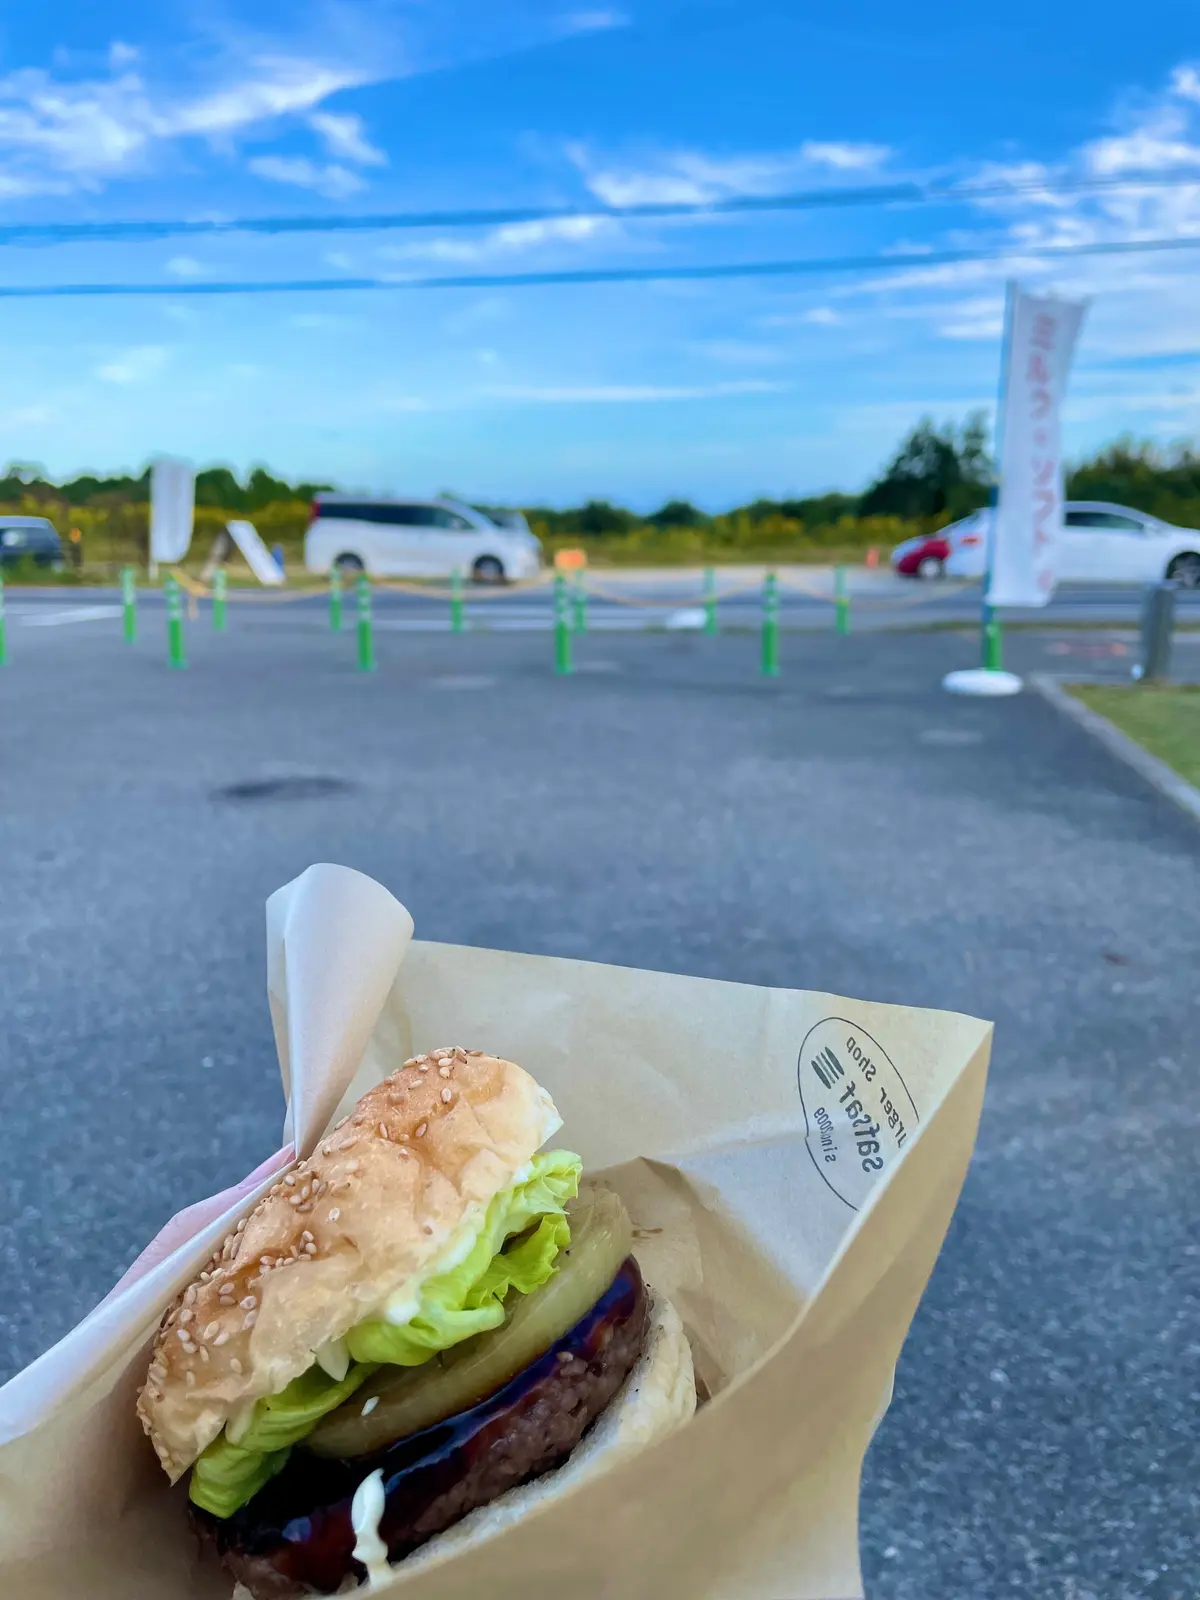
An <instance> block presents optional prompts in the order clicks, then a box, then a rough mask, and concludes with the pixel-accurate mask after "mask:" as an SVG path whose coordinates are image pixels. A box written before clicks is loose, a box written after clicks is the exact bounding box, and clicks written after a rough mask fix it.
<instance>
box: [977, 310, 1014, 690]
mask: <svg viewBox="0 0 1200 1600" xmlns="http://www.w3.org/2000/svg"><path fill="white" fill-rule="evenodd" d="M1014 287H1015V284H1014V282H1013V279H1012V278H1009V279H1008V281H1007V282H1006V283H1005V285H1004V332H1003V334H1002V336H1001V340H1000V383H999V387H998V389H997V394H996V426H995V428H994V429H993V430H992V439H993V448H994V450H995V455H996V469H995V472H994V473H993V477H992V487H991V490H990V491H989V493H988V510H989V513H990V515H989V516H988V524H987V560H986V562H985V565H984V572H983V598H982V601H981V603H980V611H979V656H980V664H981V665H982V666H983V668H984V670H985V671H987V672H999V671H1000V670H1001V649H1002V645H1001V635H1000V619H999V618H998V617H997V616H996V611H995V607H994V606H990V605H989V604H988V592H989V590H990V589H991V587H992V554H993V550H994V548H995V543H996V518H997V515H998V514H999V509H1000V490H1001V487H1002V485H1001V483H1000V471H1001V467H1002V464H1003V461H1004V412H1005V408H1006V406H1007V404H1008V364H1009V352H1010V351H1011V349H1012V318H1013V289H1014Z"/></svg>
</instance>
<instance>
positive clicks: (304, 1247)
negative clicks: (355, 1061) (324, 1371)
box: [138, 1048, 561, 1482]
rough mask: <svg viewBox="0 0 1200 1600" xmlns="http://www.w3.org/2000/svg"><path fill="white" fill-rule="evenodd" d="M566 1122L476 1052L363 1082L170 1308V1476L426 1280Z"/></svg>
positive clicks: (505, 1067) (164, 1336)
mask: <svg viewBox="0 0 1200 1600" xmlns="http://www.w3.org/2000/svg"><path fill="white" fill-rule="evenodd" d="M560 1125H561V1120H560V1118H559V1116H558V1113H557V1112H556V1111H555V1109H554V1104H553V1102H552V1100H551V1099H550V1096H549V1095H548V1094H547V1093H546V1092H545V1090H544V1089H542V1088H540V1087H539V1086H538V1084H537V1083H536V1082H535V1080H534V1079H533V1078H531V1077H530V1075H529V1074H528V1073H527V1072H525V1071H523V1070H522V1068H520V1067H518V1066H516V1065H515V1064H514V1063H513V1062H511V1061H503V1060H500V1059H499V1058H497V1057H495V1056H489V1055H484V1054H483V1053H482V1052H481V1051H478V1050H463V1049H461V1048H456V1049H444V1050H435V1051H433V1052H431V1053H430V1054H429V1055H426V1056H417V1057H414V1058H413V1059H412V1060H411V1061H407V1062H405V1064H404V1066H403V1067H402V1068H400V1069H399V1070H398V1071H396V1072H394V1073H393V1074H392V1075H391V1077H390V1078H387V1079H385V1081H384V1082H383V1083H381V1084H380V1085H379V1086H378V1087H377V1088H375V1089H372V1090H370V1092H369V1093H367V1094H365V1095H364V1096H363V1097H362V1099H361V1100H360V1101H359V1102H358V1105H357V1106H356V1107H355V1108H354V1110H353V1111H352V1112H351V1114H350V1116H349V1117H347V1118H346V1119H345V1121H344V1122H342V1123H340V1124H339V1125H338V1127H337V1128H335V1129H334V1130H333V1131H332V1132H331V1133H329V1134H328V1135H327V1136H326V1138H325V1139H324V1140H323V1141H322V1143H321V1144H320V1145H319V1146H318V1147H317V1149H316V1150H315V1151H314V1152H313V1154H312V1155H311V1156H310V1157H309V1158H308V1160H307V1161H302V1162H300V1163H298V1165H296V1166H295V1167H293V1168H292V1170H291V1171H290V1172H288V1173H287V1174H286V1175H285V1176H284V1177H283V1178H281V1179H280V1181H279V1182H278V1183H276V1184H275V1185H274V1186H273V1187H272V1188H271V1189H270V1190H269V1191H268V1193H267V1194H265V1195H264V1196H263V1198H262V1199H261V1200H260V1201H259V1202H258V1204H257V1205H256V1206H255V1208H254V1209H253V1211H251V1212H250V1214H249V1216H247V1217H245V1218H244V1219H243V1220H242V1221H241V1222H239V1223H238V1226H237V1228H236V1230H235V1231H234V1232H233V1233H231V1234H230V1235H229V1236H228V1238H226V1239H225V1241H224V1243H223V1244H222V1245H221V1247H220V1249H218V1251H217V1253H216V1254H215V1255H214V1257H213V1259H212V1260H211V1261H210V1262H209V1263H208V1265H207V1267H206V1268H205V1269H204V1271H203V1272H201V1273H200V1275H199V1277H198V1278H196V1280H195V1281H194V1282H193V1283H192V1284H190V1285H189V1287H188V1288H187V1289H185V1290H184V1292H183V1293H182V1294H181V1295H180V1296H179V1298H178V1299H177V1300H176V1301H175V1302H174V1303H173V1304H172V1305H171V1306H170V1307H169V1309H168V1310H167V1312H166V1314H165V1316H164V1317H163V1320H162V1324H161V1326H160V1328H159V1332H158V1336H157V1338H156V1339H155V1342H154V1349H153V1353H152V1356H151V1360H150V1369H149V1372H148V1374H147V1378H146V1383H145V1385H144V1387H143V1389H142V1391H141V1394H140V1396H139V1398H138V1415H139V1417H140V1418H141V1421H142V1426H143V1427H144V1428H145V1430H146V1432H147V1433H148V1434H149V1436H150V1439H151V1442H152V1443H153V1445H154V1448H155V1450H156V1452H157V1453H158V1458H159V1460H160V1461H161V1463H162V1465H163V1468H164V1470H165V1471H166V1472H167V1474H168V1476H169V1477H170V1479H171V1481H172V1482H174V1481H175V1480H176V1479H178V1478H180V1477H181V1476H182V1475H183V1473H184V1472H186V1471H187V1469H188V1467H189V1466H191V1464H192V1462H194V1461H195V1459H196V1457H197V1456H198V1455H199V1454H200V1453H201V1451H202V1450H204V1449H205V1447H206V1446H207V1445H209V1444H210V1443H211V1442H212V1441H213V1440H214V1439H215V1438H216V1437H217V1435H218V1434H219V1433H220V1432H221V1429H222V1428H223V1427H224V1426H225V1424H226V1422H228V1421H229V1420H230V1418H231V1417H233V1416H235V1415H238V1414H240V1413H242V1412H243V1411H244V1409H245V1408H246V1407H247V1406H250V1405H252V1404H253V1403H254V1401H256V1400H258V1399H261V1398H262V1397H263V1396H264V1395H272V1394H278V1393H279V1392H280V1391H281V1390H282V1389H285V1388H286V1387H287V1385H288V1384H289V1383H290V1382H291V1381H292V1379H293V1378H296V1377H299V1375H300V1374H301V1373H303V1372H306V1371H307V1370H308V1369H309V1367H311V1366H312V1365H313V1362H314V1360H315V1358H316V1352H317V1351H318V1350H320V1349H321V1347H322V1346H325V1345H328V1344H329V1343H330V1341H333V1340H337V1339H340V1338H342V1337H343V1336H344V1335H345V1334H346V1333H348V1332H349V1331H350V1329H351V1328H353V1327H355V1326H356V1325H357V1324H358V1323H359V1322H362V1321H363V1320H364V1319H365V1318H367V1317H370V1316H373V1315H375V1314H376V1313H378V1312H379V1311H380V1309H381V1308H382V1306H383V1305H384V1303H385V1302H386V1301H387V1300H389V1299H390V1298H391V1297H392V1296H393V1295H394V1294H396V1293H398V1292H401V1291H403V1289H404V1287H405V1285H406V1284H408V1283H409V1282H410V1281H413V1282H416V1281H419V1280H420V1279H422V1278H424V1277H425V1276H426V1275H427V1274H428V1273H429V1271H430V1269H431V1268H432V1267H433V1266H435V1265H436V1263H437V1261H438V1260H439V1258H440V1257H441V1256H443V1255H444V1254H445V1253H446V1251H447V1248H448V1246H450V1245H451V1244H452V1243H455V1242H456V1241H457V1240H458V1239H459V1238H461V1237H462V1235H463V1233H464V1231H466V1230H471V1231H473V1230H474V1229H475V1228H476V1227H477V1226H478V1225H479V1223H480V1222H481V1221H482V1218H483V1215H484V1213H485V1212H486V1210H487V1207H488V1205H489V1203H490V1202H491V1201H492V1200H493V1199H494V1197H495V1196H496V1195H497V1194H499V1193H501V1191H502V1190H504V1189H506V1188H508V1187H509V1186H510V1184H511V1183H512V1182H513V1180H514V1176H515V1174H516V1173H517V1172H518V1171H519V1170H520V1169H521V1168H522V1167H524V1166H525V1165H526V1163H527V1162H529V1161H530V1160H531V1159H532V1157H533V1156H534V1154H535V1153H536V1152H537V1150H538V1149H539V1148H540V1146H541V1145H542V1144H543V1143H544V1142H545V1140H546V1139H548V1138H549V1137H550V1135H551V1134H552V1133H554V1132H555V1131H556V1129H557V1128H558V1127H559V1126H560Z"/></svg>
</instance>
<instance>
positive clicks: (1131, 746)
mask: <svg viewBox="0 0 1200 1600" xmlns="http://www.w3.org/2000/svg"><path fill="white" fill-rule="evenodd" d="M1025 681H1026V683H1027V684H1028V685H1029V687H1030V688H1031V689H1033V690H1035V691H1036V692H1037V693H1038V694H1040V695H1041V697H1042V699H1043V700H1046V701H1048V702H1049V704H1050V705H1052V706H1053V707H1054V708H1055V710H1057V711H1061V712H1062V714H1063V716H1065V717H1069V718H1070V719H1071V721H1072V722H1074V723H1075V724H1077V726H1079V727H1080V728H1082V729H1083V730H1084V731H1085V732H1086V733H1090V734H1091V736H1092V738H1093V739H1097V740H1099V742H1100V743H1101V744H1102V745H1104V747H1105V748H1106V749H1107V750H1108V752H1109V753H1110V754H1111V755H1114V756H1116V758H1117V759H1118V761H1123V762H1124V763H1125V765H1126V766H1127V767H1132V768H1133V770H1134V771H1135V772H1136V773H1139V774H1140V776H1141V777H1143V778H1144V779H1145V780H1146V782H1147V783H1148V784H1150V785H1151V787H1152V788H1155V789H1157V790H1158V792H1159V794H1161V795H1165V796H1166V798H1167V799H1168V800H1170V801H1172V802H1173V803H1174V804H1175V805H1177V806H1178V807H1179V809H1180V810H1181V811H1186V812H1187V814H1188V816H1189V817H1191V819H1192V821H1193V822H1197V823H1200V789H1196V788H1194V787H1193V786H1192V784H1190V783H1189V782H1188V781H1187V779H1186V778H1181V777H1180V776H1179V774H1178V773H1177V772H1176V771H1175V770H1174V768H1172V767H1169V766H1168V765H1167V764H1166V762H1165V761H1160V760H1159V759H1158V757H1157V756H1152V755H1151V754H1150V752H1149V751H1148V750H1143V749H1142V747H1141V745H1140V744H1138V743H1137V741H1136V740H1134V739H1131V738H1130V737H1129V735H1128V734H1125V733H1122V732H1121V730H1120V728H1117V727H1114V726H1113V724H1112V723H1111V722H1110V721H1109V720H1108V718H1107V717H1102V716H1101V715H1100V713H1099V712H1098V711H1093V710H1092V708H1091V707H1090V706H1085V705H1084V704H1083V702H1082V701H1081V700H1076V698H1075V696H1074V695H1072V694H1068V693H1067V691H1066V690H1065V689H1064V688H1063V687H1062V684H1061V683H1060V682H1059V681H1058V680H1056V679H1054V678H1051V677H1048V676H1047V675H1046V674H1045V673H1043V672H1033V673H1030V675H1029V676H1028V677H1027V678H1026V680H1025Z"/></svg>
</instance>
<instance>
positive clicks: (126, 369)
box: [96, 344, 170, 384]
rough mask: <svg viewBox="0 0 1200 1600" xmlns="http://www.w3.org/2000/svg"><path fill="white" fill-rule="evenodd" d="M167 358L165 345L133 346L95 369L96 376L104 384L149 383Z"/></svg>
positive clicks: (167, 353)
mask: <svg viewBox="0 0 1200 1600" xmlns="http://www.w3.org/2000/svg"><path fill="white" fill-rule="evenodd" d="M169 356H170V351H169V350H168V349H167V347H166V345H161V344H142V345H134V346H132V348H130V349H128V350H123V351H122V352H121V353H120V355H118V356H117V357H116V358H115V359H114V360H112V361H106V362H104V363H103V365H101V366H99V367H97V368H96V376H97V377H98V378H100V379H101V380H102V381H103V382H104V383H119V384H138V383H149V382H150V380H151V379H152V378H156V377H157V376H158V374H159V373H160V372H161V371H162V369H163V368H164V367H165V366H166V364H167V360H168V358H169Z"/></svg>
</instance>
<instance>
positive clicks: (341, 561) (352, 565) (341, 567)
mask: <svg viewBox="0 0 1200 1600" xmlns="http://www.w3.org/2000/svg"><path fill="white" fill-rule="evenodd" d="M333 564H334V566H335V567H336V568H337V569H338V571H339V572H342V573H346V572H362V571H364V570H365V569H364V567H363V559H362V557H361V556H356V555H355V554H354V553H353V552H352V551H350V550H344V551H343V552H342V554H341V555H340V556H336V557H335V558H334V562H333Z"/></svg>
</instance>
